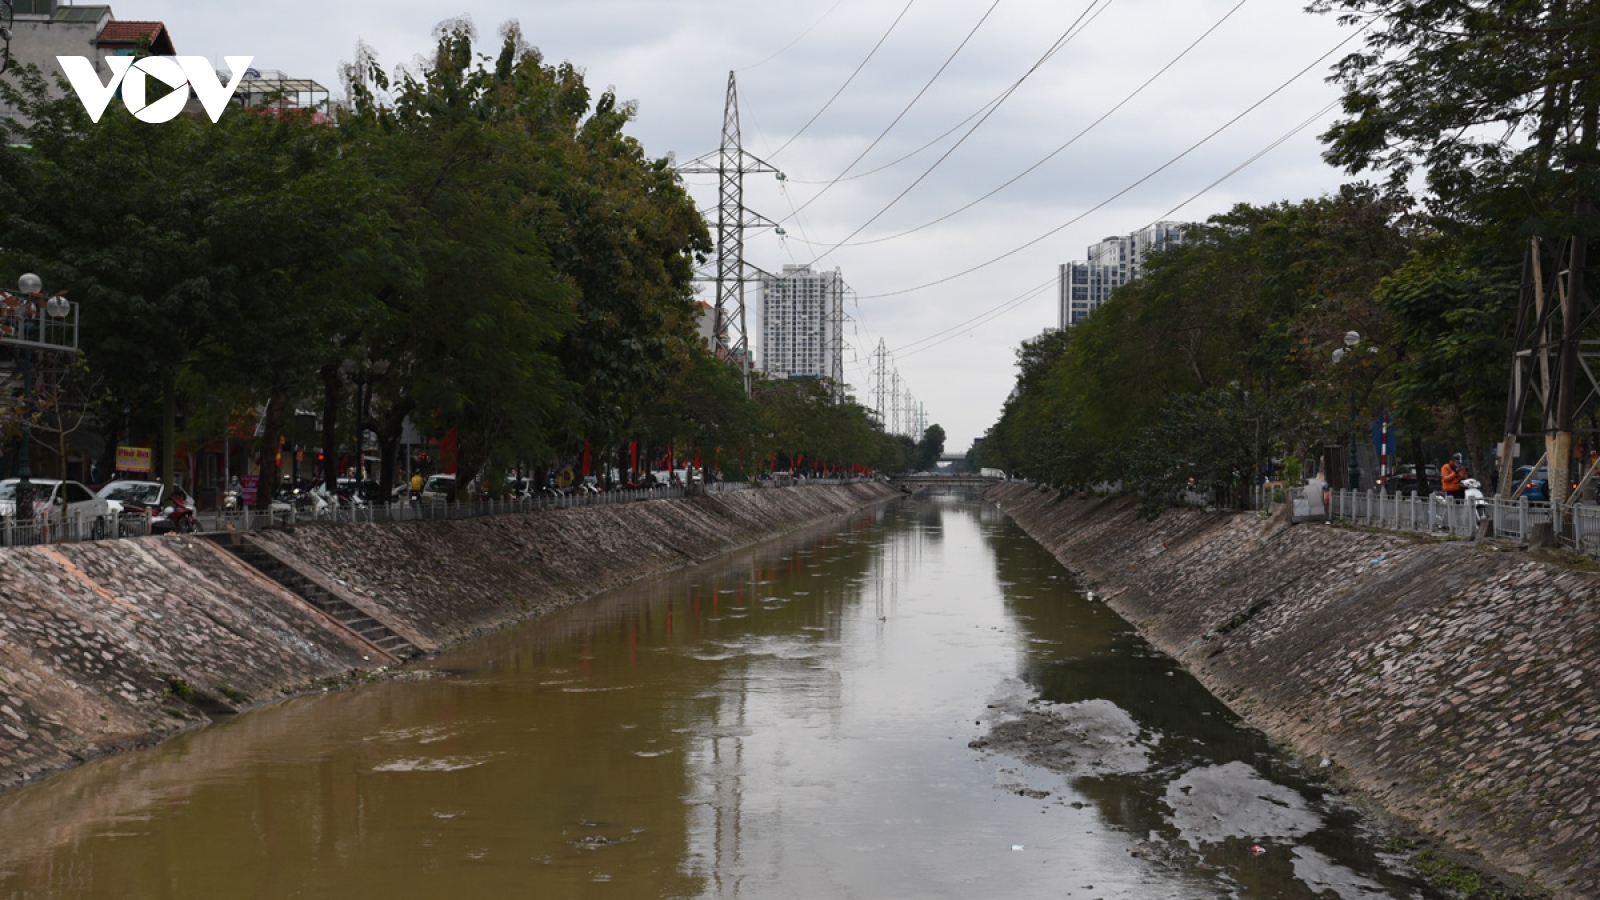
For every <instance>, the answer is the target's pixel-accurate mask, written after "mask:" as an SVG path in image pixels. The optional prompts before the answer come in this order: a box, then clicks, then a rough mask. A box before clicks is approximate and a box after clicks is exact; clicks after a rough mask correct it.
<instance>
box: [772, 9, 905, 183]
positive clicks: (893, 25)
mask: <svg viewBox="0 0 1600 900" xmlns="http://www.w3.org/2000/svg"><path fill="white" fill-rule="evenodd" d="M916 2H917V0H907V2H906V8H905V9H902V10H900V15H898V16H895V19H894V21H893V22H891V23H890V24H889V30H888V31H885V32H884V33H883V37H881V38H878V43H876V44H874V45H873V46H872V51H871V52H870V53H868V54H867V58H866V59H863V60H862V61H861V65H858V66H856V70H855V71H854V72H851V73H850V77H849V78H846V79H845V80H844V84H841V85H839V89H838V90H837V91H834V92H833V96H832V97H829V98H828V102H827V103H824V104H822V108H821V109H819V110H817V114H816V115H814V116H812V117H811V120H810V121H808V122H806V124H804V125H802V126H800V130H799V131H796V132H795V133H794V136H793V137H791V138H789V139H788V140H787V141H784V142H783V146H782V147H779V148H778V149H776V150H774V151H772V155H773V157H774V158H776V157H777V155H778V154H780V153H782V152H783V151H784V150H785V149H787V148H788V146H789V145H790V144H792V143H794V142H795V141H796V140H797V139H799V137H800V135H802V134H805V133H806V129H807V128H810V127H811V123H812V122H815V121H817V119H818V118H820V117H821V116H822V114H823V113H825V112H827V111H828V107H830V106H832V105H833V101H835V100H837V99H839V95H840V94H843V93H844V89H845V88H847V87H849V86H850V82H852V81H855V80H856V76H857V75H860V74H861V70H862V69H864V68H866V67H867V63H869V62H871V61H872V57H874V56H876V55H877V53H878V48H880V47H882V46H883V42H884V41H887V40H888V39H889V35H891V34H894V30H895V28H896V27H898V26H899V25H900V20H901V19H904V18H905V17H906V13H908V12H910V11H911V4H913V3H916Z"/></svg>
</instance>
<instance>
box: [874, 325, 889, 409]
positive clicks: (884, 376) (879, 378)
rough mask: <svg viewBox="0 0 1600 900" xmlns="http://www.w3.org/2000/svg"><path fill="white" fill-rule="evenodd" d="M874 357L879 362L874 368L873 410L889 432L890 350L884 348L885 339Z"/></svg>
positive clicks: (879, 340)
mask: <svg viewBox="0 0 1600 900" xmlns="http://www.w3.org/2000/svg"><path fill="white" fill-rule="evenodd" d="M872 355H873V357H874V358H875V359H876V360H877V362H876V365H875V366H874V368H873V375H874V377H873V379H872V397H873V402H872V408H873V409H875V410H877V411H878V424H879V425H882V426H883V430H884V431H885V432H888V431H889V410H888V408H887V406H886V404H887V402H888V397H889V393H888V389H889V371H888V370H889V348H888V347H886V346H884V343H883V338H878V349H876V350H874V351H872Z"/></svg>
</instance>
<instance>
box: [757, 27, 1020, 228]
mask: <svg viewBox="0 0 1600 900" xmlns="http://www.w3.org/2000/svg"><path fill="white" fill-rule="evenodd" d="M999 5H1000V0H994V3H993V4H992V5H991V6H990V7H989V10H988V12H985V13H984V14H983V18H981V19H979V20H978V24H976V25H974V26H972V30H971V31H969V32H967V36H966V37H964V38H962V39H961V43H960V45H958V46H957V47H956V49H955V50H954V51H952V52H951V54H950V55H949V57H947V58H946V59H945V61H944V65H942V66H940V67H939V70H938V71H937V72H934V73H933V77H932V78H929V79H928V82H927V83H926V84H924V85H923V86H922V90H920V91H917V95H916V96H915V97H912V98H911V102H909V103H907V104H906V106H905V108H904V109H902V110H900V114H899V115H897V116H895V117H894V121H893V122H890V123H889V125H888V127H886V128H884V129H883V131H882V132H880V133H879V134H878V136H877V137H875V138H873V139H872V143H870V144H868V145H867V149H865V150H862V151H861V153H860V154H858V155H857V156H856V158H855V159H853V160H851V161H850V165H848V166H845V167H844V171H843V172H840V173H839V175H838V177H836V178H834V179H833V180H831V181H829V182H827V183H826V184H824V185H823V187H822V190H820V191H817V192H816V193H815V194H813V195H812V197H811V199H810V200H807V201H806V202H804V203H802V204H800V208H799V209H796V210H795V211H794V213H795V215H799V214H800V210H802V209H805V208H806V207H808V206H810V205H811V204H813V203H815V202H817V200H819V199H820V198H821V197H822V195H823V194H826V193H827V192H828V189H829V188H831V187H833V186H834V185H836V184H838V183H839V182H840V180H842V179H843V178H844V176H846V175H848V174H850V170H851V169H854V168H855V167H856V164H857V163H859V162H861V160H863V159H865V158H866V156H867V154H868V153H871V152H872V150H873V148H874V147H877V146H878V144H879V143H880V142H881V141H882V140H883V139H884V138H886V137H888V136H889V132H891V131H893V130H894V127H895V126H896V125H899V124H900V120H901V119H904V118H905V117H906V114H907V113H909V112H911V108H912V107H913V106H916V105H917V101H918V100H921V99H922V95H923V94H926V93H927V92H928V89H929V88H931V87H933V83H934V82H935V81H938V80H939V76H940V75H943V74H944V70H945V69H948V68H950V64H951V63H953V62H955V59H956V57H957V56H959V55H960V54H961V51H962V50H963V49H965V48H966V46H967V44H968V43H969V42H970V41H971V40H972V38H973V36H974V35H976V34H977V33H978V29H980V28H982V27H983V23H984V22H987V21H989V16H990V15H992V14H993V13H994V11H995V8H996V7H998V6H999ZM785 146H787V145H785ZM784 221H788V220H787V219H785V220H784ZM808 243H809V242H808Z"/></svg>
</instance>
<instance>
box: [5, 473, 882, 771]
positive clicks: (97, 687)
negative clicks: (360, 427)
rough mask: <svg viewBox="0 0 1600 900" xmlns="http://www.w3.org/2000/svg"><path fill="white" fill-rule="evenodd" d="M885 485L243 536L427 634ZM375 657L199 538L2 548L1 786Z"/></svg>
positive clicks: (453, 634) (487, 622)
mask: <svg viewBox="0 0 1600 900" xmlns="http://www.w3.org/2000/svg"><path fill="white" fill-rule="evenodd" d="M892 496H897V495H896V494H895V493H894V492H893V491H892V490H891V489H889V488H888V487H886V486H883V485H873V484H859V485H851V486H832V487H815V486H812V487H804V488H788V489H783V490H764V491H745V492H739V493H733V494H727V495H719V496H717V497H711V498H698V499H691V500H673V501H667V500H662V501H651V502H648V503H633V504H626V505H620V506H597V507H585V508H582V509H572V510H561V511H552V512H542V513H530V514H526V515H504V516H493V517H487V518H480V519H464V520H457V521H447V522H420V523H405V524H395V525H381V526H378V525H349V524H342V525H337V524H317V525H309V526H303V527H301V528H299V529H296V530H294V531H284V532H258V533H256V535H255V537H256V539H258V540H260V541H261V542H263V543H267V544H270V545H271V546H272V547H273V548H274V549H275V550H276V551H277V552H278V553H279V554H280V555H282V556H287V557H290V558H293V559H294V560H296V562H297V563H298V564H299V565H300V567H301V568H302V569H307V570H310V571H311V572H313V573H315V574H316V575H317V576H318V577H319V578H321V579H322V580H324V581H327V582H330V583H336V584H338V585H339V587H340V589H341V590H342V591H345V592H347V593H350V594H353V595H356V597H357V599H358V601H359V602H361V603H362V605H364V606H366V607H367V608H370V609H373V610H374V611H377V612H379V613H380V614H382V615H383V616H384V617H385V619H386V621H395V622H397V623H398V625H399V626H400V627H401V628H403V629H405V630H406V632H407V634H410V635H414V636H415V637H416V639H417V640H418V641H419V642H421V643H423V644H425V645H427V646H430V647H438V646H442V645H445V644H449V643H452V642H455V641H458V640H460V639H462V638H464V637H467V636H470V635H473V634H476V633H479V632H481V631H484V630H486V629H490V628H494V627H498V626H500V625H504V624H506V623H508V622H511V621H515V620H518V619H522V618H526V617H527V616H529V615H533V614H536V613H539V612H541V611H544V610H548V609H551V608H554V607H557V606H561V605H565V604H568V603H571V602H573V601H575V600H578V599H581V598H583V597H588V596H591V595H593V594H595V593H598V592H599V591H601V590H604V589H606V588H608V587H613V586H617V585H620V584H624V583H626V582H628V581H631V580H634V579H637V578H642V577H646V576H649V575H653V574H657V573H660V572H664V571H667V570H669V569H673V568H678V567H681V566H683V565H685V564H687V563H690V562H695V561H699V560H703V559H708V558H710V557H712V556H715V555H717V554H719V553H722V552H725V551H728V550H731V549H735V548H737V547H740V546H744V545H746V544H750V543H753V542H755V541H758V540H762V539H764V538H767V537H771V536H773V535H776V534H779V533H781V532H783V531H786V530H789V529H792V528H796V527H799V526H801V525H806V524H810V523H814V522H820V521H824V520H827V519H830V518H833V517H836V516H838V515H841V514H843V513H846V512H849V511H851V510H855V509H859V508H861V507H863V506H866V505H869V504H871V503H875V502H878V501H881V500H884V499H887V498H889V497H892ZM384 661H386V660H383V659H382V658H381V657H380V656H378V655H376V654H374V653H373V648H372V647H371V645H368V644H365V643H364V642H362V641H361V639H360V638H359V637H358V636H356V635H355V634H354V633H353V632H351V631H350V630H349V629H348V628H345V627H344V626H342V625H341V624H339V623H338V622H337V621H335V620H334V619H333V618H332V617H330V616H328V615H325V614H324V613H322V612H320V611H319V610H316V609H314V608H312V607H311V606H309V605H307V604H306V603H304V602H303V601H302V600H300V599H299V598H297V597H295V596H294V595H293V594H291V593H289V592H288V591H287V590H286V589H284V588H283V587H282V586H280V585H278V584H276V583H274V582H272V581H271V580H269V579H267V578H266V577H264V576H263V575H261V574H260V573H258V572H256V571H255V570H254V569H251V568H250V567H249V566H247V565H246V564H244V563H243V562H242V561H240V560H239V559H238V558H236V557H235V556H234V555H233V554H231V553H229V552H227V551H226V550H225V549H223V548H222V547H220V546H218V545H216V544H214V543H212V542H211V541H209V540H206V539H203V538H198V537H191V536H179V535H173V536H167V537H160V538H141V539H137V540H120V541H103V542H98V543H92V544H78V545H67V546H60V547H51V548H11V549H0V787H8V786H11V785H14V784H17V783H19V782H21V781H24V780H26V779H29V778H32V777H34V776H37V775H40V774H42V773H45V772H50V771H54V770H57V769H60V768H63V767H66V766H70V765H72V764H73V763H74V762H76V761H78V760H81V759H84V758H86V757H89V756H93V755H96V754H99V753H103V752H106V751H108V750H113V749H117V748H120V747H125V746H131V745H137V744H143V743H149V742H151V741H154V740H158V739H159V738H161V737H163V736H166V735H168V734H171V733H173V732H175V731H177V730H179V729H181V728H184V727H187V726H190V725H193V724H196V723H201V722H204V721H206V719H207V714H212V713H218V712H227V711H230V710H231V709H235V708H241V707H247V706H250V705H254V704H257V703H261V702H266V701H269V700H272V699H275V698H278V697H281V696H284V695H286V694H292V693H296V692H299V691H303V690H306V689H308V688H310V687H313V686H315V685H316V684H317V683H318V682H325V681H326V680H328V679H334V678H341V677H345V676H349V675H351V674H352V673H354V672H355V671H356V670H360V669H366V668H371V667H374V666H376V665H378V664H380V663H381V662H384Z"/></svg>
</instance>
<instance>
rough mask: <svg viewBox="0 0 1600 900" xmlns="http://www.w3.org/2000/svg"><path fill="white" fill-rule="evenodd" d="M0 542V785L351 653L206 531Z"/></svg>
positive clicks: (167, 727)
mask: <svg viewBox="0 0 1600 900" xmlns="http://www.w3.org/2000/svg"><path fill="white" fill-rule="evenodd" d="M0 553H3V557H0V786H9V785H12V784H15V783H17V782H18V781H21V780H23V779H24V778H26V777H28V776H31V775H34V774H37V773H40V772H45V771H50V770H53V769H58V768H61V767H63V766H66V765H70V764H71V763H73V762H75V761H77V760H80V759H83V758H86V757H88V756H92V755H95V754H97V753H101V752H104V751H105V750H109V749H114V748H117V747H120V746H124V745H129V744H137V743H144V742H148V741H150V740H153V739H156V738H158V737H161V736H164V735H167V734H170V733H172V732H175V731H177V730H180V729H181V728H183V727H186V726H188V725H191V724H194V723H195V722H197V721H203V714H202V709H203V708H212V709H223V708H227V707H228V706H232V705H235V704H248V703H251V702H259V701H261V700H267V699H272V698H275V697H278V696H281V695H282V693H283V692H284V691H293V690H297V689H300V688H303V687H305V686H307V685H308V684H309V683H311V682H312V681H314V680H316V679H319V678H326V677H330V676H334V675H339V674H343V673H346V672H348V671H349V670H351V669H352V668H356V667H359V666H361V665H363V663H364V660H363V658H362V655H363V647H362V645H361V644H360V643H359V642H358V641H356V640H354V639H353V638H351V637H350V636H348V635H347V634H345V633H342V632H341V631H340V630H338V629H335V628H330V627H329V626H328V624H327V623H325V622H324V621H322V620H321V619H320V617H319V616H317V615H316V614H314V613H313V612H312V611H310V610H309V609H307V608H305V607H303V606H301V605H299V604H297V603H295V602H293V600H292V598H290V597H288V596H287V595H286V594H284V592H283V591H282V590H281V589H280V588H278V587H277V586H276V585H272V584H270V583H268V582H266V581H265V580H264V579H260V578H257V577H253V575H252V573H250V572H249V571H248V570H245V569H243V568H242V567H241V566H239V565H238V564H237V563H235V562H234V561H233V560H232V559H231V558H229V557H228V556H227V555H226V554H225V553H223V552H222V551H221V550H219V549H218V548H217V547H216V546H215V545H213V544H211V543H210V542H209V541H205V540H202V539H199V538H194V537H187V536H173V537H170V538H151V539H140V540H124V541H103V542H99V543H92V544H76V545H65V546H60V547H53V548H43V547H29V548H16V549H11V550H5V551H0Z"/></svg>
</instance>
